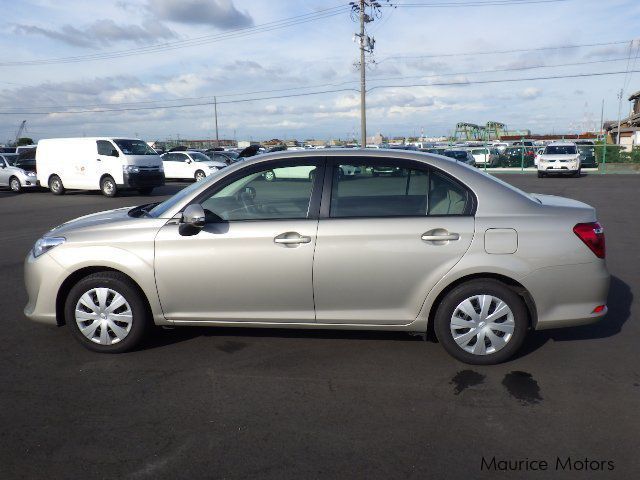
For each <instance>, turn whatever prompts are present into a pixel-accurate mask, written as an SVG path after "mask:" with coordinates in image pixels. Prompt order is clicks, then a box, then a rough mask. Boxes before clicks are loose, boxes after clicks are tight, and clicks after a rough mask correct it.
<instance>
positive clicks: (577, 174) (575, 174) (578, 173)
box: [573, 168, 582, 177]
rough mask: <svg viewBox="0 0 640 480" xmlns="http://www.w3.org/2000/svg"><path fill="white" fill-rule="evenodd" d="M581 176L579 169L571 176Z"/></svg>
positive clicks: (580, 169)
mask: <svg viewBox="0 0 640 480" xmlns="http://www.w3.org/2000/svg"><path fill="white" fill-rule="evenodd" d="M580 175H582V168H579V169H578V171H577V172H576V173H574V174H573V176H574V177H580Z"/></svg>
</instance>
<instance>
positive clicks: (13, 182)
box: [9, 177, 22, 193]
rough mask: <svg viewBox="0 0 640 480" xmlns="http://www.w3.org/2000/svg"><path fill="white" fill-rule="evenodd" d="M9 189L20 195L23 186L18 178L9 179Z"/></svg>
mask: <svg viewBox="0 0 640 480" xmlns="http://www.w3.org/2000/svg"><path fill="white" fill-rule="evenodd" d="M9 187H10V188H11V191H12V192H15V193H20V192H21V191H22V185H21V184H20V180H18V178H17V177H11V178H10V179H9Z"/></svg>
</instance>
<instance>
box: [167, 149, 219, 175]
mask: <svg viewBox="0 0 640 480" xmlns="http://www.w3.org/2000/svg"><path fill="white" fill-rule="evenodd" d="M161 158H162V164H163V165H164V176H165V178H166V179H167V180H195V181H196V182H199V181H200V180H204V179H205V178H206V177H208V176H209V175H211V174H212V173H216V172H217V171H218V170H220V169H222V168H224V167H226V166H227V164H226V163H224V162H220V161H215V160H211V158H209V157H208V156H207V155H205V154H204V153H200V152H196V151H193V150H187V151H182V152H170V153H165V154H163V155H162V157H161Z"/></svg>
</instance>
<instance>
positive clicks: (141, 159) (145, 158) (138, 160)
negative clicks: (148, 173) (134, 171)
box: [121, 155, 162, 167]
mask: <svg viewBox="0 0 640 480" xmlns="http://www.w3.org/2000/svg"><path fill="white" fill-rule="evenodd" d="M121 157H122V161H123V162H124V163H125V164H126V165H137V166H138V167H161V166H162V159H161V158H160V155H122V156H121Z"/></svg>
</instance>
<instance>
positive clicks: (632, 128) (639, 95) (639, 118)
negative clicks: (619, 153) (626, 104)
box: [602, 91, 640, 150]
mask: <svg viewBox="0 0 640 480" xmlns="http://www.w3.org/2000/svg"><path fill="white" fill-rule="evenodd" d="M629 101H630V102H633V106H632V108H631V114H630V115H629V116H628V117H626V118H623V119H621V120H620V132H619V135H618V122H616V121H609V122H605V123H604V125H603V126H602V127H603V129H604V130H605V131H606V132H607V142H608V143H619V144H620V145H622V146H624V147H625V149H626V150H631V148H632V147H636V146H639V145H640V91H637V92H636V93H634V94H633V95H631V96H630V97H629ZM618 137H619V139H618Z"/></svg>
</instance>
